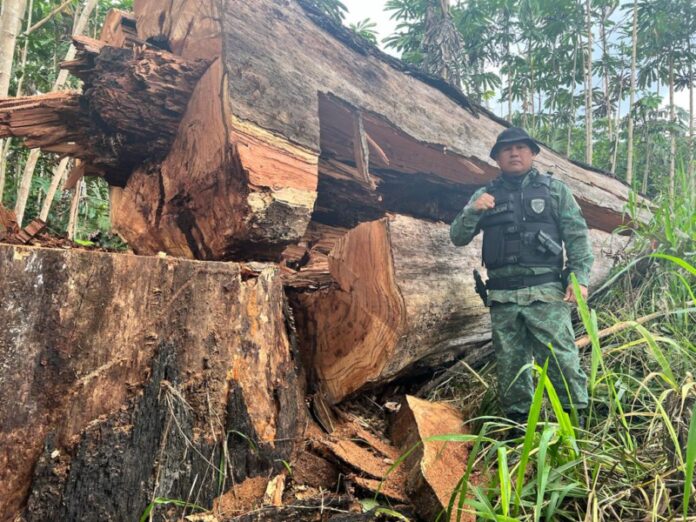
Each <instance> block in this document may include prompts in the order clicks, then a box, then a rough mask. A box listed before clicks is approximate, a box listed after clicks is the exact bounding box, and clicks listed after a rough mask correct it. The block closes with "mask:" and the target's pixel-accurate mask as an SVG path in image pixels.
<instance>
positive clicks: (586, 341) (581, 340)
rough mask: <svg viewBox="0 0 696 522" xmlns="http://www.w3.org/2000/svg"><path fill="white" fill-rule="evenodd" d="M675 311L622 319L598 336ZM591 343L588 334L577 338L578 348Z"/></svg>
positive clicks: (606, 335)
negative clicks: (628, 319) (626, 319)
mask: <svg viewBox="0 0 696 522" xmlns="http://www.w3.org/2000/svg"><path fill="white" fill-rule="evenodd" d="M694 304H696V301H690V302H688V303H687V305H689V306H693V305H694ZM673 313H674V311H673V310H668V311H666V312H662V311H661V312H653V313H652V314H648V315H644V316H643V317H639V318H638V319H634V320H632V321H621V322H619V323H616V324H614V325H612V326H610V327H608V328H604V329H603V330H600V331H599V332H597V338H599V339H604V338H605V337H608V336H610V335H614V334H616V333H619V332H622V331H623V330H626V329H628V328H630V327H632V326H634V325H635V324H644V323H647V322H649V321H652V320H653V319H658V318H660V317H664V316H666V315H670V314H673ZM590 343H591V341H590V337H589V336H588V335H583V336H582V337H579V338H578V339H576V340H575V346H577V347H578V348H585V347H586V346H589V345H590Z"/></svg>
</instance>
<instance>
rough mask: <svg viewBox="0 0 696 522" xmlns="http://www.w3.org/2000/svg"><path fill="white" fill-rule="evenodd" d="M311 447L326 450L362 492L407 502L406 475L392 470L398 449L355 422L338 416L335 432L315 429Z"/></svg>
mask: <svg viewBox="0 0 696 522" xmlns="http://www.w3.org/2000/svg"><path fill="white" fill-rule="evenodd" d="M309 436H310V440H311V443H312V445H313V446H315V447H316V448H317V449H318V450H320V451H328V453H329V454H330V455H332V456H333V458H334V459H337V460H338V462H339V463H340V464H341V465H342V466H343V474H344V475H347V476H349V477H350V478H351V480H353V481H354V482H355V484H357V485H359V486H360V487H362V488H363V489H366V490H368V491H371V492H373V493H376V492H377V490H378V489H379V491H380V493H381V494H383V495H385V496H387V497H389V498H391V499H393V500H397V501H400V502H405V501H407V496H406V493H405V489H404V488H405V481H406V474H405V473H404V472H403V471H402V470H399V469H398V468H397V469H395V470H391V467H392V465H393V464H394V462H395V461H396V459H398V458H399V454H400V453H399V450H398V449H397V448H396V447H394V446H392V445H391V444H390V443H389V442H387V441H384V440H381V439H380V438H379V437H377V436H376V435H374V434H372V433H370V432H369V431H367V430H366V429H365V428H363V427H361V426H360V425H359V424H358V423H357V422H356V421H355V420H353V419H351V418H349V417H347V416H346V415H341V414H340V412H339V417H338V420H337V424H336V426H335V429H334V431H333V432H332V433H331V434H324V433H321V432H319V431H316V430H314V431H313V432H310V433H309Z"/></svg>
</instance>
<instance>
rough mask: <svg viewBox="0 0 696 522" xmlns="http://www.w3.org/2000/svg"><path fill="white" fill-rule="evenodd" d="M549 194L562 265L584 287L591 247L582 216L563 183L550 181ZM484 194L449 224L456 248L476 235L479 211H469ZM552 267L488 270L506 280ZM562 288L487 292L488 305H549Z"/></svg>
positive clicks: (556, 285)
mask: <svg viewBox="0 0 696 522" xmlns="http://www.w3.org/2000/svg"><path fill="white" fill-rule="evenodd" d="M538 175H539V171H538V170H536V168H534V167H532V169H531V170H530V171H529V172H528V173H527V174H525V175H524V179H523V180H522V186H525V185H527V184H528V183H530V181H531V180H532V179H534V176H538ZM503 183H505V184H506V186H508V187H509V188H511V189H512V188H514V187H512V186H511V185H509V184H508V182H507V181H506V180H505V178H504V177H503ZM549 189H550V192H551V211H552V213H553V216H554V217H555V218H556V220H557V222H558V225H559V228H560V231H561V238H562V239H563V244H564V246H565V252H566V258H567V262H566V266H567V268H568V269H569V270H570V271H571V272H574V273H575V277H577V279H578V283H579V284H581V285H583V286H587V285H588V284H589V280H590V269H591V268H592V263H593V261H594V255H593V254H592V248H591V246H590V240H589V233H588V230H587V224H586V223H585V218H584V217H583V216H582V212H581V211H580V207H579V206H578V204H577V202H576V201H575V198H574V197H573V194H572V192H571V191H570V189H569V188H568V187H567V186H566V184H565V183H563V182H562V181H560V180H559V179H556V178H552V180H551V185H550V187H549ZM484 192H486V187H482V188H481V189H479V190H477V191H476V192H475V193H474V195H473V196H471V199H470V200H469V203H467V205H466V206H465V207H464V208H463V209H462V211H461V212H460V213H459V215H458V216H457V217H456V218H455V219H454V221H453V222H452V224H451V225H450V238H451V239H452V243H454V244H455V245H457V246H464V245H467V244H469V243H470V242H471V240H472V239H473V238H474V237H475V236H476V235H477V234H478V233H479V232H480V229H479V226H478V222H479V218H480V217H481V214H482V213H480V212H476V210H474V208H473V202H474V201H476V200H477V199H478V198H479V196H481V195H482V194H483V193H484ZM552 271H553V269H552V268H547V267H538V268H535V267H523V266H519V265H509V266H503V267H500V268H496V269H495V270H490V271H489V272H488V276H489V277H495V278H498V277H509V276H518V275H538V274H546V273H549V272H552ZM564 294H565V289H564V288H563V287H562V285H561V284H560V283H545V284H541V285H537V286H532V287H527V288H520V289H517V290H490V291H489V292H488V302H489V304H490V303H492V302H498V303H517V304H518V305H526V304H529V303H531V302H533V301H541V302H545V303H553V302H557V301H561V300H563V296H564Z"/></svg>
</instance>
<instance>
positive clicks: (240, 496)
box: [212, 476, 269, 519]
mask: <svg viewBox="0 0 696 522" xmlns="http://www.w3.org/2000/svg"><path fill="white" fill-rule="evenodd" d="M268 484H269V482H268V478H266V477H263V476H261V477H253V478H248V479H246V480H244V481H243V482H241V483H239V484H235V485H234V486H232V488H230V490H229V491H227V492H226V493H225V494H224V495H222V496H220V497H218V498H216V499H215V502H214V504H213V510H212V511H213V513H215V515H216V518H217V519H220V518H225V517H227V518H231V517H235V516H239V515H243V514H244V513H248V512H249V511H254V510H255V509H258V508H260V507H262V505H263V501H264V495H265V493H266V488H267V487H268Z"/></svg>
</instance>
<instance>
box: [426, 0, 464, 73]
mask: <svg viewBox="0 0 696 522" xmlns="http://www.w3.org/2000/svg"><path fill="white" fill-rule="evenodd" d="M463 49H464V43H463V41H462V36H461V35H460V34H459V30H458V29H457V27H456V26H455V25H454V20H453V19H452V15H451V13H450V5H449V0H432V1H431V2H429V4H428V6H427V8H426V14H425V33H424V34H423V40H422V42H421V51H422V53H423V62H422V67H423V70H425V71H426V72H428V73H430V74H434V75H436V76H440V77H441V78H444V79H445V80H446V81H447V82H448V83H451V84H452V85H456V86H458V87H459V86H460V85H461V81H462V76H461V72H462V66H461V59H462V55H463Z"/></svg>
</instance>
